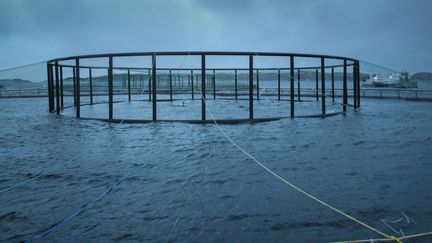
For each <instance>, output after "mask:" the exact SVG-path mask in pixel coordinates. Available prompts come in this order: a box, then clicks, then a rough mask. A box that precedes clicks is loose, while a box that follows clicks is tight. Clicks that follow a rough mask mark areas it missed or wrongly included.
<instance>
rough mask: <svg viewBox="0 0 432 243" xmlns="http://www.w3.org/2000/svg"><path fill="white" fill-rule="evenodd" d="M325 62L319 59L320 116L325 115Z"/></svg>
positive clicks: (322, 58)
mask: <svg viewBox="0 0 432 243" xmlns="http://www.w3.org/2000/svg"><path fill="white" fill-rule="evenodd" d="M325 98H326V97H325V60H324V57H321V114H323V115H325V114H326V104H325Z"/></svg>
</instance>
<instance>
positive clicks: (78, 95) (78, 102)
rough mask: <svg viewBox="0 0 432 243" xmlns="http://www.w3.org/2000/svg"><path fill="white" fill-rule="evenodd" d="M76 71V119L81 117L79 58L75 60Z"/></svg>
mask: <svg viewBox="0 0 432 243" xmlns="http://www.w3.org/2000/svg"><path fill="white" fill-rule="evenodd" d="M75 71H76V117H80V116H81V88H80V62H79V58H76V59H75Z"/></svg>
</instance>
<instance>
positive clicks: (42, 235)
mask: <svg viewBox="0 0 432 243" xmlns="http://www.w3.org/2000/svg"><path fill="white" fill-rule="evenodd" d="M143 169H144V168H139V169H137V170H135V171H134V172H133V173H130V174H128V175H126V176H124V177H123V178H121V179H117V180H116V181H115V182H114V183H113V184H112V185H111V186H110V187H109V188H108V190H106V191H105V192H104V193H102V194H100V195H99V196H98V197H97V198H95V199H94V200H92V201H91V202H89V203H87V204H85V205H84V206H82V207H81V208H80V209H78V210H77V211H75V212H73V213H71V214H70V215H69V216H67V217H66V218H64V219H63V220H62V221H60V222H59V223H57V224H55V225H54V226H52V227H51V228H49V229H48V230H46V231H44V232H42V233H41V234H39V235H37V236H35V237H33V238H32V239H30V240H26V241H25V242H32V241H35V240H40V239H43V238H45V237H47V236H48V235H50V234H51V233H53V232H54V231H55V230H56V229H57V228H58V227H60V226H61V225H63V224H65V223H67V222H69V221H71V220H72V219H74V218H75V217H77V216H78V215H80V214H81V213H83V212H85V211H86V210H87V209H90V208H92V207H93V206H94V204H96V203H97V202H99V201H101V200H102V199H103V198H104V197H106V196H107V195H108V194H109V193H110V192H112V191H113V190H114V189H115V188H116V187H117V186H119V185H120V183H121V182H122V181H124V180H125V179H126V178H128V177H130V176H133V175H135V174H137V173H138V172H140V171H141V170H143Z"/></svg>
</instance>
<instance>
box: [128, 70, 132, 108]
mask: <svg viewBox="0 0 432 243" xmlns="http://www.w3.org/2000/svg"><path fill="white" fill-rule="evenodd" d="M127 87H128V101H129V102H130V101H131V76H130V69H129V68H128V70H127Z"/></svg>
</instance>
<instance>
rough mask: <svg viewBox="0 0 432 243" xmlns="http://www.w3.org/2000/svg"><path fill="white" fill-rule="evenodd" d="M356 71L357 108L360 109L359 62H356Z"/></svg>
mask: <svg viewBox="0 0 432 243" xmlns="http://www.w3.org/2000/svg"><path fill="white" fill-rule="evenodd" d="M356 64H357V65H356V67H357V68H356V69H357V99H358V101H357V106H358V107H359V108H360V62H358V61H356Z"/></svg>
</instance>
